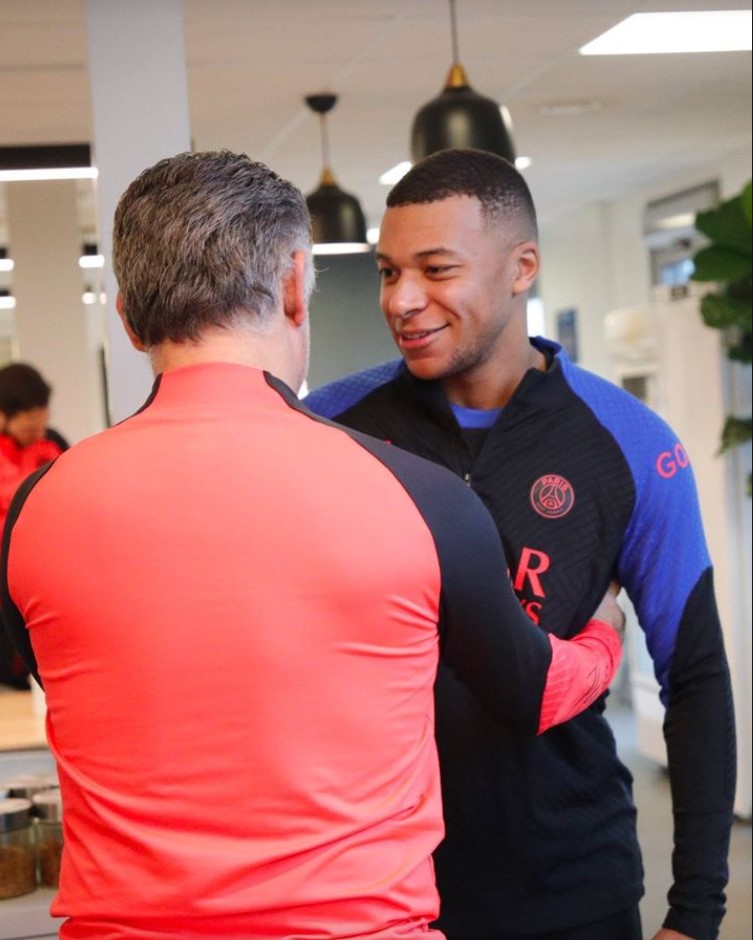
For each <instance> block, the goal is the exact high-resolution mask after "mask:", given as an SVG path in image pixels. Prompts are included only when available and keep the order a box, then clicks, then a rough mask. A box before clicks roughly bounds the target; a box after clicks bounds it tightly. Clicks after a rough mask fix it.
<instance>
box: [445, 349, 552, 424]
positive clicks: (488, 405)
mask: <svg viewBox="0 0 753 940" xmlns="http://www.w3.org/2000/svg"><path fill="white" fill-rule="evenodd" d="M546 368H547V359H546V356H545V355H544V354H543V353H542V352H540V351H539V350H538V349H537V348H536V347H535V346H533V345H532V344H531V343H530V342H526V344H525V345H524V346H523V345H521V346H520V347H519V348H518V349H517V350H516V351H515V352H514V353H513V354H512V355H506V356H504V357H502V356H496V357H494V358H490V359H489V360H488V361H487V362H485V363H483V364H481V365H480V366H478V367H477V368H476V369H474V370H473V372H470V373H465V374H462V375H456V376H452V377H450V378H447V379H444V380H443V382H442V385H443V388H444V391H445V395H446V396H447V399H448V401H449V402H451V403H452V404H453V405H460V406H462V407H463V408H475V409H478V410H489V409H492V408H504V407H505V405H506V404H507V403H508V401H509V400H510V399H511V398H512V396H513V393H514V392H515V389H516V388H517V387H518V385H520V383H521V382H522V381H523V377H524V376H525V374H526V372H528V370H529V369H538V370H539V371H541V372H544V371H545V370H546Z"/></svg>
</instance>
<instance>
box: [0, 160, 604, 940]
mask: <svg viewBox="0 0 753 940" xmlns="http://www.w3.org/2000/svg"><path fill="white" fill-rule="evenodd" d="M113 265H114V269H115V273H116V276H117V279H118V284H119V288H120V294H119V298H118V309H119V311H120V313H121V316H122V318H123V322H124V327H125V329H126V332H127V333H128V335H129V337H130V338H131V341H132V342H133V344H134V346H135V347H136V348H137V349H140V350H144V351H146V352H147V353H148V355H149V357H150V360H151V364H152V367H153V369H154V372H155V375H156V381H155V384H154V389H153V392H152V395H151V396H150V398H149V399H148V401H147V402H146V404H145V405H144V407H143V408H142V409H141V410H140V411H139V412H138V414H136V415H134V416H133V417H131V418H130V419H128V420H127V421H124V422H122V423H120V424H119V425H117V426H116V427H113V428H110V429H109V430H107V431H105V432H104V433H102V434H99V435H95V436H94V437H91V438H89V439H87V440H86V441H83V442H81V443H80V444H78V445H77V446H76V447H74V448H71V450H70V451H68V452H67V453H66V454H64V455H63V456H62V457H61V458H60V459H59V460H57V461H55V462H54V463H53V464H52V465H51V466H50V467H48V468H46V469H45V470H43V471H40V472H39V473H37V474H36V475H35V476H33V477H32V478H31V479H30V480H29V481H28V482H27V483H25V484H24V485H23V486H22V489H21V491H20V492H19V494H18V495H17V496H16V498H15V500H14V503H13V505H12V507H11V511H10V514H9V517H8V522H7V524H6V529H5V534H4V542H3V553H2V558H1V559H0V589H1V594H0V599H1V601H2V612H3V617H4V619H5V622H6V626H8V627H9V628H10V631H11V633H12V635H13V637H14V638H15V641H16V642H17V644H18V645H19V648H21V649H22V650H23V651H24V654H25V656H26V660H27V662H28V664H29V667H30V668H31V669H32V670H34V671H35V672H36V670H37V668H38V674H39V676H40V678H41V681H42V683H43V685H44V689H45V694H46V698H47V707H48V719H47V722H48V723H47V728H48V738H49V742H50V747H51V748H52V751H53V753H54V755H55V758H56V760H57V764H58V771H59V775H60V786H61V790H62V795H63V803H64V807H65V812H64V826H65V847H64V850H63V864H62V869H61V875H60V891H59V894H58V896H57V898H56V900H55V901H54V902H53V906H52V911H53V913H54V914H56V915H57V916H63V917H66V918H68V919H67V920H66V921H65V923H64V925H63V926H62V928H61V931H60V936H61V938H63V940H83V938H97V940H105V938H107V940H144V938H149V940H162V938H168V937H170V938H174V937H179V938H180V940H196V938H206V937H212V938H216V937H224V938H226V940H251V938H254V940H265V938H270V940H271V938H283V937H288V938H292V937H295V938H296V940H314V938H317V940H326V938H332V940H335V938H338V940H339V938H349V940H358V938H370V940H398V938H402V940H419V938H424V937H426V936H427V935H429V934H432V933H434V932H433V931H431V930H430V929H429V926H428V925H429V923H430V922H431V921H432V920H433V919H434V918H435V917H436V915H437V911H438V900H437V895H436V888H435V885H434V876H433V869H432V863H431V854H432V852H433V850H434V848H435V847H436V845H437V844H438V842H439V841H440V839H441V836H442V831H443V830H442V818H441V794H440V787H439V775H438V766H437V758H436V749H435V742H434V721H433V696H432V685H433V681H434V676H435V673H436V667H437V659H438V647H439V645H440V643H441V644H442V647H443V654H444V656H445V658H446V660H447V662H448V663H449V664H450V665H451V666H452V667H453V668H454V669H456V670H457V672H458V674H459V675H460V676H461V677H462V678H464V679H465V680H466V681H468V682H469V683H471V684H472V686H473V687H474V688H475V690H476V692H477V694H478V695H479V697H480V699H481V700H482V701H484V702H485V703H486V705H487V707H488V708H489V709H490V710H492V711H493V712H494V713H495V714H496V716H497V718H498V719H499V720H500V721H506V722H508V723H509V726H510V728H511V729H516V730H517V731H518V732H522V733H526V732H527V733H529V734H531V735H533V734H535V733H536V731H543V730H544V729H545V728H547V727H548V726H549V725H550V724H552V723H553V722H555V721H560V720H564V719H565V718H566V717H567V716H568V714H572V713H574V712H575V711H578V710H580V709H581V708H583V707H586V706H587V704H588V703H589V702H591V701H593V700H594V698H595V697H596V696H598V695H599V694H601V693H602V692H603V689H604V688H605V686H606V684H607V683H608V681H609V679H610V677H611V675H612V673H613V671H614V668H615V666H616V661H617V660H618V659H619V638H618V636H617V634H616V633H615V631H614V630H613V629H612V628H611V627H609V626H607V625H605V624H603V623H602V624H600V623H596V622H592V623H591V624H590V625H589V626H588V627H587V628H586V630H584V631H583V633H581V634H580V635H579V636H578V637H577V639H576V640H575V641H574V642H572V643H567V642H563V641H558V640H554V639H552V641H551V642H550V641H549V640H548V639H547V638H546V637H545V636H544V634H542V633H539V632H538V631H534V630H531V628H530V623H529V622H528V620H527V618H526V617H525V615H524V614H523V613H522V612H521V610H520V607H519V605H518V603H517V601H516V599H515V596H514V594H513V592H512V589H511V588H510V586H509V583H508V581H507V578H506V575H505V573H504V559H503V553H502V548H501V545H500V544H499V539H498V536H497V533H496V531H495V528H494V524H493V522H492V520H491V518H490V517H489V515H488V513H487V512H486V510H485V509H484V507H483V505H482V503H481V502H480V501H479V500H478V499H477V498H476V497H475V496H474V495H473V493H471V491H470V490H468V488H467V487H466V486H464V485H463V484H462V483H461V482H460V481H458V480H457V479H455V477H453V475H452V474H450V473H447V471H445V470H442V469H441V468H439V467H436V466H434V465H432V464H430V463H428V462H425V461H421V460H419V459H418V458H416V457H413V456H412V455H409V454H406V453H404V452H403V451H400V450H398V449H397V448H393V447H389V446H388V445H385V444H383V443H382V442H380V441H377V440H372V439H370V438H367V437H366V436H364V435H360V434H356V433H352V432H346V431H345V430H344V429H342V428H340V427H337V426H334V425H332V424H331V423H329V422H325V421H322V420H321V419H318V418H316V417H314V416H313V415H312V414H311V413H310V412H308V411H307V410H306V409H304V408H302V407H301V405H300V404H299V402H298V400H297V398H296V396H295V395H294V393H293V392H292V391H291V389H292V388H299V387H300V385H301V383H302V381H303V379H304V376H305V372H306V366H307V360H308V335H309V330H308V313H307V300H308V296H309V292H310V289H311V285H312V263H311V235H310V222H309V216H308V212H307V210H306V203H305V200H304V198H303V196H302V194H301V193H300V192H299V191H298V190H297V189H296V188H295V187H294V186H292V185H291V184H290V183H287V182H286V181H284V180H282V179H280V178H279V177H278V176H276V175H275V174H274V173H272V171H271V170H269V169H268V168H267V167H265V166H263V165H262V164H257V163H253V162H252V161H250V160H249V159H248V158H247V157H245V156H242V155H235V154H231V153H224V152H223V153H198V154H181V155H179V156H176V157H173V158H171V159H167V160H163V161H160V162H159V163H157V164H156V165H155V166H154V167H151V168H150V169H148V170H145V171H144V173H142V174H141V176H140V177H139V178H138V179H137V180H135V181H134V182H133V183H132V184H131V185H130V186H129V188H128V189H127V190H126V192H125V194H124V195H123V197H122V199H121V201H120V203H119V205H118V209H117V212H116V215H115V227H114V238H113ZM474 551H478V552H479V553H480V554H481V556H482V557H480V558H479V559H478V560H477V563H476V564H475V566H474V568H473V570H471V571H468V570H466V564H465V562H466V560H467V558H468V557H469V556H470V555H471V554H472V552H474ZM604 588H606V582H605V585H604ZM594 607H596V604H595V603H594ZM599 613H600V615H601V616H604V615H607V616H609V618H610V619H611V620H614V623H615V624H619V619H620V617H619V609H617V608H616V605H615V604H614V602H613V601H612V600H611V598H607V600H606V601H605V602H604V604H602V605H601V607H600V609H599ZM438 936H441V935H438Z"/></svg>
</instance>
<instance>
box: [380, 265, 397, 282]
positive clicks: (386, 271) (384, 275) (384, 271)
mask: <svg viewBox="0 0 753 940" xmlns="http://www.w3.org/2000/svg"><path fill="white" fill-rule="evenodd" d="M394 276H395V269H394V268H379V277H380V278H381V279H382V280H383V281H388V280H389V279H390V278H393V277H394Z"/></svg>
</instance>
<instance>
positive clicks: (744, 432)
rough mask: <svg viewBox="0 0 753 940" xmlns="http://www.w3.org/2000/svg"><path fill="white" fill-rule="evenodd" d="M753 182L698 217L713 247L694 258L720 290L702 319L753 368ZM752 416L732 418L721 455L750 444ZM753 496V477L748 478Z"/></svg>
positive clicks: (709, 297)
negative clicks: (752, 346) (719, 332)
mask: <svg viewBox="0 0 753 940" xmlns="http://www.w3.org/2000/svg"><path fill="white" fill-rule="evenodd" d="M751 195H752V189H751V183H750V182H748V183H747V185H746V186H744V187H743V189H742V192H740V193H738V194H737V195H736V196H734V197H733V198H731V199H728V200H727V201H726V202H723V203H721V204H720V205H719V206H717V207H716V208H715V209H711V210H709V211H707V212H701V213H699V214H698V215H697V216H696V220H695V225H696V228H697V229H698V231H699V232H702V233H703V234H704V235H705V236H706V237H707V238H708V239H709V242H710V243H709V244H708V245H706V246H705V247H704V248H702V249H701V250H700V251H698V252H697V253H696V255H695V257H694V259H693V261H694V264H695V272H694V274H693V276H692V279H693V280H694V281H708V282H714V284H715V287H714V288H713V289H712V290H711V291H710V292H709V293H708V294H706V295H705V296H704V297H703V299H702V301H701V316H702V317H703V320H704V322H705V323H706V325H707V326H710V327H711V328H712V329H716V330H722V331H723V332H724V336H725V345H726V350H727V356H728V357H729V358H730V359H731V360H733V361H734V362H740V363H744V364H747V365H750V362H751V328H752V325H753V324H752V322H751V321H752V320H753V281H752V275H753V245H752V243H751V239H752V234H753V229H752V227H751V218H752V216H753V209H752V206H751ZM750 439H751V416H750V415H728V416H727V418H726V420H725V423H724V427H723V429H722V435H721V447H720V451H719V453H720V454H722V453H725V452H726V451H728V450H731V449H732V448H734V447H738V446H740V445H741V444H744V443H746V442H747V441H750ZM748 495H749V496H750V495H751V478H750V475H749V476H748Z"/></svg>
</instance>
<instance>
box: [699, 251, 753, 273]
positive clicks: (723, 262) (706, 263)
mask: <svg viewBox="0 0 753 940" xmlns="http://www.w3.org/2000/svg"><path fill="white" fill-rule="evenodd" d="M693 262H694V264H695V271H694V272H693V276H692V280H694V281H720V282H726V281H740V280H742V279H743V278H744V277H747V276H749V275H750V273H751V270H753V259H751V257H750V255H748V256H747V257H746V256H745V255H744V254H742V253H741V252H739V251H737V249H735V248H728V247H726V246H724V245H710V246H709V247H708V248H702V249H701V250H700V251H699V252H698V253H697V254H696V256H695V257H694V258H693Z"/></svg>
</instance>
